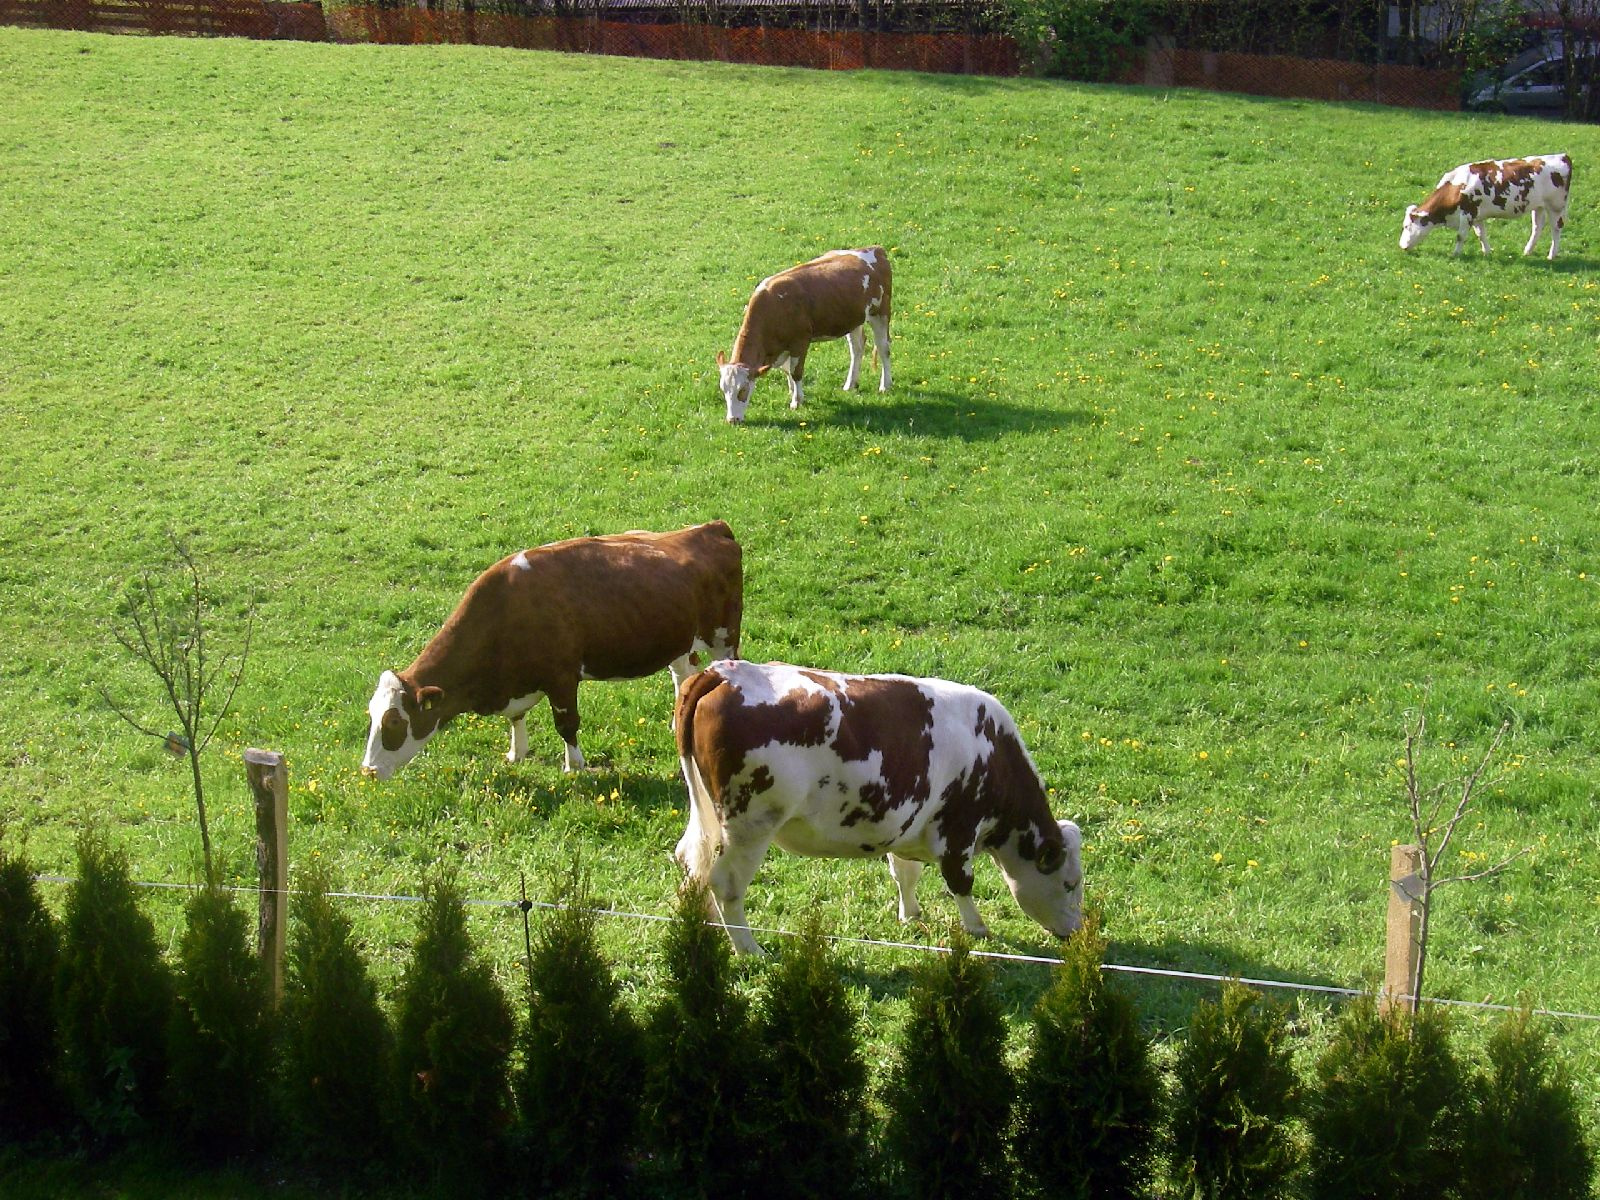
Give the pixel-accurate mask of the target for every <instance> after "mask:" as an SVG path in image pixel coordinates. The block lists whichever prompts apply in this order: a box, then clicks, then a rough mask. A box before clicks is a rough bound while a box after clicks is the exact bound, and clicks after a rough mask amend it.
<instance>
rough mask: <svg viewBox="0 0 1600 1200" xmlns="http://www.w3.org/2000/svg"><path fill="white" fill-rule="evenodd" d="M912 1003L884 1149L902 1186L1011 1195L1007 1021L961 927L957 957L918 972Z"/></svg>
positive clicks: (953, 949) (927, 1192) (981, 1199)
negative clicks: (886, 1150) (898, 1175)
mask: <svg viewBox="0 0 1600 1200" xmlns="http://www.w3.org/2000/svg"><path fill="white" fill-rule="evenodd" d="M908 1002H909V1005H910V1010H911V1011H910V1015H909V1016H908V1018H907V1020H906V1024H905V1026H904V1027H903V1028H902V1030H901V1031H900V1035H899V1038H898V1040H897V1047H896V1055H895V1060H894V1064H893V1066H892V1067H891V1069H890V1074H889V1078H888V1081H887V1083H886V1085H885V1089H884V1102H885V1105H886V1107H887V1108H888V1111H889V1118H888V1128H887V1129H886V1131H885V1135H884V1136H885V1143H886V1147H887V1149H888V1152H889V1155H890V1158H891V1160H892V1162H893V1163H894V1166H895V1169H896V1170H897V1171H898V1172H899V1174H900V1177H901V1180H902V1183H903V1184H904V1186H905V1187H906V1189H907V1190H909V1191H910V1193H911V1194H912V1195H915V1196H919V1197H927V1198H930V1200H932V1198H941V1200H958V1198H960V1200H987V1198H989V1197H1005V1196H1009V1195H1010V1194H1011V1183H1012V1180H1011V1168H1010V1163H1009V1160H1008V1157H1007V1148H1008V1142H1009V1134H1010V1124H1011V1113H1012V1097H1013V1091H1014V1084H1013V1080H1012V1077H1011V1071H1010V1069H1009V1068H1008V1067H1007V1065H1006V1057H1005V1045H1006V1024H1005V1017H1004V1014H1003V1013H1002V1012H1001V1009H1000V1005H999V1002H998V1000H997V999H996V997H995V994H994V986H993V980H992V978H991V974H990V970H989V968H988V966H987V965H986V964H985V963H984V962H983V960H982V959H978V958H974V957H973V956H972V946H971V943H970V941H968V939H967V935H966V934H965V933H963V932H961V931H960V929H959V928H957V929H955V930H953V931H952V933H951V941H950V952H949V953H948V954H945V955H941V956H939V957H938V958H937V959H935V960H934V961H933V962H931V963H930V964H928V965H927V966H926V967H924V968H922V969H921V970H919V971H918V973H917V977H916V979H915V981H914V982H913V984H912V987H911V993H910V996H909V997H908Z"/></svg>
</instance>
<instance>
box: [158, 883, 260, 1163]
mask: <svg viewBox="0 0 1600 1200" xmlns="http://www.w3.org/2000/svg"><path fill="white" fill-rule="evenodd" d="M177 965H178V977H177V1001H176V1003H175V1004H174V1005H173V1007H172V1018H171V1022H170V1025H169V1033H168V1039H167V1045H168V1051H169V1055H170V1075H169V1076H168V1080H167V1093H168V1098H167V1106H168V1109H169V1110H170V1112H171V1114H172V1117H173V1125H174V1129H175V1131H176V1132H178V1133H179V1134H180V1135H181V1136H182V1137H183V1139H184V1140H185V1141H186V1142H187V1143H188V1145H189V1147H190V1148H191V1149H193V1150H196V1151H199V1152H200V1153H202V1154H204V1155H206V1156H208V1157H226V1156H229V1155H232V1154H238V1153H241V1152H243V1151H247V1150H250V1149H252V1148H254V1147H255V1146H257V1145H259V1144H260V1143H261V1142H262V1141H263V1140H264V1138H265V1136H266V1134H267V1130H268V1124H269V1116H270V1114H271V1095H272V1089H271V1086H270V1085H271V1081H272V1062H273V1053H272V1050H273V1046H272V1007H271V998H270V997H269V995H268V990H267V978H266V972H265V970H264V969H263V968H262V965H261V960H260V959H259V958H258V957H257V956H256V955H255V953H254V952H253V951H252V949H251V947H250V944H249V922H248V921H247V919H246V917H245V914H244V913H243V912H241V911H240V909H239V907H238V905H236V904H235V903H234V902H233V898H232V896H231V895H230V894H229V893H228V892H225V891H223V890H222V889H221V888H217V887H203V888H201V889H200V890H199V891H197V892H195V893H194V895H193V896H192V897H191V898H190V900H189V903H188V905H187V908H186V920H185V925H184V931H183V936H182V938H181V939H180V940H179V943H178V959H177Z"/></svg>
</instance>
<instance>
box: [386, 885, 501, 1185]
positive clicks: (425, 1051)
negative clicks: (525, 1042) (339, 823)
mask: <svg viewBox="0 0 1600 1200" xmlns="http://www.w3.org/2000/svg"><path fill="white" fill-rule="evenodd" d="M423 898H424V903H423V909H422V918H421V921H420V923H419V927H418V931H417V940H416V942H415V944H414V945H413V946H412V948H411V958H410V960H409V961H408V963H407V965H406V969H405V975H404V978H403V979H402V981H401V984H400V995H399V1001H398V1005H397V1016H396V1020H395V1065H396V1069H397V1072H398V1083H399V1097H400V1105H401V1122H400V1123H401V1127H402V1133H403V1134H404V1136H405V1139H406V1145H407V1146H408V1147H409V1148H410V1149H411V1150H412V1151H413V1152H414V1154H415V1155H416V1157H417V1160H418V1162H419V1164H420V1165H421V1166H422V1167H423V1168H424V1169H426V1170H429V1171H431V1172H432V1176H433V1178H432V1183H433V1185H434V1186H435V1187H436V1188H439V1187H444V1186H445V1185H448V1191H449V1192H450V1194H452V1195H473V1194H481V1193H483V1192H486V1191H490V1190H493V1188H494V1187H496V1186H497V1185H498V1183H499V1182H500V1179H501V1170H502V1168H503V1157H502V1156H503V1150H504V1137H505V1133H506V1129H507V1127H508V1125H509V1124H510V1117H511V1110H510V1099H511V1083H510V1055H511V1047H512V1041H513V1034H514V1029H513V1023H512V1017H511V1009H510V1007H509V1005H508V1004H507V1003H506V998H505V994H504V992H502V991H501V989H500V985H499V984H498V983H496V982H495V979H494V976H493V975H492V974H491V973H490V971H489V968H488V967H487V966H485V965H484V964H483V963H482V962H480V961H479V960H478V958H477V956H476V954H475V951H474V947H473V944H472V939H471V937H470V936H469V934H468V932H467V920H466V908H465V906H464V904H463V901H462V896H461V890H460V887H459V885H458V884H457V883H456V881H455V879H454V878H453V877H452V876H450V875H448V874H440V875H437V876H435V877H434V878H433V879H432V880H430V881H429V882H428V883H427V884H426V885H425V886H424V888H423Z"/></svg>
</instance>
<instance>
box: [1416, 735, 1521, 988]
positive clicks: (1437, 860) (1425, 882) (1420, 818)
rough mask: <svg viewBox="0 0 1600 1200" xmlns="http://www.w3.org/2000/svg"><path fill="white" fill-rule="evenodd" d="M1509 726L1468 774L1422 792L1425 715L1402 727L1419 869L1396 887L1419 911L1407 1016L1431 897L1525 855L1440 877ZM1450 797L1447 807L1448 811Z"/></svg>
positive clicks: (1422, 958)
mask: <svg viewBox="0 0 1600 1200" xmlns="http://www.w3.org/2000/svg"><path fill="white" fill-rule="evenodd" d="M1510 727H1511V722H1510V721H1502V722H1501V723H1500V728H1499V729H1498V730H1496V731H1495V735H1494V739H1493V740H1492V741H1491V742H1490V743H1489V748H1488V749H1487V750H1485V751H1484V753H1483V757H1482V758H1480V759H1479V760H1478V763H1477V765H1476V766H1475V767H1473V768H1472V769H1471V770H1469V771H1467V772H1466V773H1464V774H1462V775H1459V776H1457V777H1455V778H1454V779H1446V780H1444V781H1442V782H1440V783H1437V784H1434V785H1433V786H1432V787H1428V788H1424V787H1423V786H1422V783H1421V781H1420V780H1419V778H1418V768H1417V758H1418V755H1419V754H1420V752H1421V749H1422V746H1423V743H1424V740H1425V738H1426V736H1427V731H1428V714H1427V711H1426V710H1425V709H1419V710H1418V713H1417V723H1416V724H1415V725H1414V726H1411V727H1408V728H1407V729H1406V757H1405V773H1406V800H1407V803H1408V804H1409V806H1410V809H1411V830H1412V837H1413V838H1414V840H1415V843H1416V846H1417V848H1418V850H1419V851H1420V852H1421V853H1420V860H1421V866H1420V868H1419V869H1418V871H1417V874H1416V876H1415V877H1414V882H1409V881H1408V884H1401V885H1399V886H1401V888H1402V890H1403V891H1405V893H1406V898H1407V899H1409V900H1413V901H1416V903H1417V905H1418V907H1419V908H1420V909H1421V918H1420V922H1419V925H1418V932H1417V969H1416V977H1415V978H1413V979H1412V980H1411V987H1410V1007H1411V1011H1412V1012H1413V1013H1415V1012H1416V1011H1417V1010H1418V1009H1419V1008H1420V1007H1421V1005H1422V976H1423V972H1424V971H1425V970H1426V968H1427V964H1428V926H1429V921H1430V918H1431V916H1432V913H1433V893H1434V892H1436V891H1437V890H1438V889H1439V888H1442V887H1444V886H1445V885H1446V884H1450V883H1469V882H1471V881H1473V880H1477V879H1488V878H1490V877H1491V876H1494V875H1498V874H1500V872H1502V871H1504V870H1505V869H1506V868H1507V867H1509V866H1510V865H1511V864H1512V863H1513V862H1515V861H1516V860H1517V859H1519V858H1521V857H1522V856H1523V855H1524V854H1526V853H1527V852H1528V851H1527V850H1526V849H1522V850H1518V851H1517V852H1516V853H1514V854H1509V855H1507V856H1506V857H1505V858H1503V859H1501V860H1500V861H1499V862H1497V863H1495V864H1493V865H1492V866H1486V867H1484V868H1483V869H1482V870H1474V871H1466V872H1463V873H1461V874H1458V875H1446V874H1444V873H1443V865H1444V861H1445V855H1446V853H1447V852H1448V851H1449V849H1450V843H1451V841H1452V840H1453V839H1454V838H1455V835H1456V829H1457V828H1458V827H1459V826H1460V824H1461V821H1462V819H1463V818H1464V817H1465V816H1466V815H1467V814H1468V813H1469V812H1470V811H1472V801H1473V797H1474V795H1475V794H1476V793H1477V791H1478V789H1479V787H1480V786H1481V785H1482V784H1483V782H1484V775H1485V773H1486V772H1487V771H1488V770H1489V767H1490V766H1491V765H1492V764H1493V762H1494V757H1495V753H1496V751H1498V750H1499V749H1500V743H1501V741H1503V740H1504V738H1505V736H1506V731H1507V730H1508V729H1510ZM1498 779H1499V777H1496V778H1495V779H1493V780H1490V781H1489V782H1490V784H1491V785H1492V784H1494V783H1496V782H1498ZM1452 799H1453V800H1454V807H1453V808H1451V801H1452ZM1447 808H1448V809H1450V811H1449V815H1448V816H1446V815H1445V812H1446V809H1447ZM1470 858H1471V856H1469V859H1470Z"/></svg>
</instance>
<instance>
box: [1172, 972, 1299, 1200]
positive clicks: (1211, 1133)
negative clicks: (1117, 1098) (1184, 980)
mask: <svg viewBox="0 0 1600 1200" xmlns="http://www.w3.org/2000/svg"><path fill="white" fill-rule="evenodd" d="M1173 1081H1174V1083H1175V1085H1176V1087H1175V1093H1176V1094H1175V1096H1174V1099H1173V1103H1172V1109H1171V1122H1172V1181H1173V1184H1174V1186H1175V1187H1176V1188H1177V1190H1178V1191H1179V1192H1180V1193H1182V1194H1183V1195H1186V1196H1191V1197H1194V1198H1195V1200H1271V1198H1272V1197H1274V1196H1281V1195H1284V1194H1285V1190H1286V1189H1287V1187H1288V1183H1289V1180H1290V1178H1291V1177H1292V1176H1293V1174H1294V1172H1295V1169H1296V1167H1297V1166H1298V1165H1299V1155H1298V1153H1297V1148H1296V1145H1295V1142H1294V1139H1293V1137H1292V1135H1291V1131H1290V1120H1291V1118H1292V1117H1293V1116H1294V1113H1295V1106H1296V1098H1297V1093H1298V1080H1297V1076H1296V1074H1295V1069H1294V1055H1293V1051H1292V1050H1291V1048H1290V1046H1289V1037H1288V1025H1287V1023H1286V1020H1285V1014H1284V1009H1283V1008H1282V1007H1281V1006H1280V1005H1276V1004H1271V1003H1269V1002H1267V1001H1266V1000H1265V999H1264V998H1263V997H1262V995H1261V993H1260V992H1257V991H1255V990H1254V989H1252V988H1248V987H1244V986H1243V985H1241V984H1238V983H1229V984H1227V985H1225V986H1224V987H1223V991H1222V997H1221V999H1220V1000H1219V1001H1218V1002H1216V1003H1211V1002H1209V1001H1207V1002H1203V1003H1201V1004H1200V1005H1198V1006H1197V1007H1196V1008H1195V1011H1194V1015H1193V1017H1192V1018H1191V1019H1190V1021H1189V1031H1188V1037H1187V1038H1186V1039H1185V1041H1184V1043H1183V1045H1182V1046H1181V1047H1180V1048H1179V1050H1178V1054H1177V1060H1176V1062H1175V1064H1174V1066H1173Z"/></svg>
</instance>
